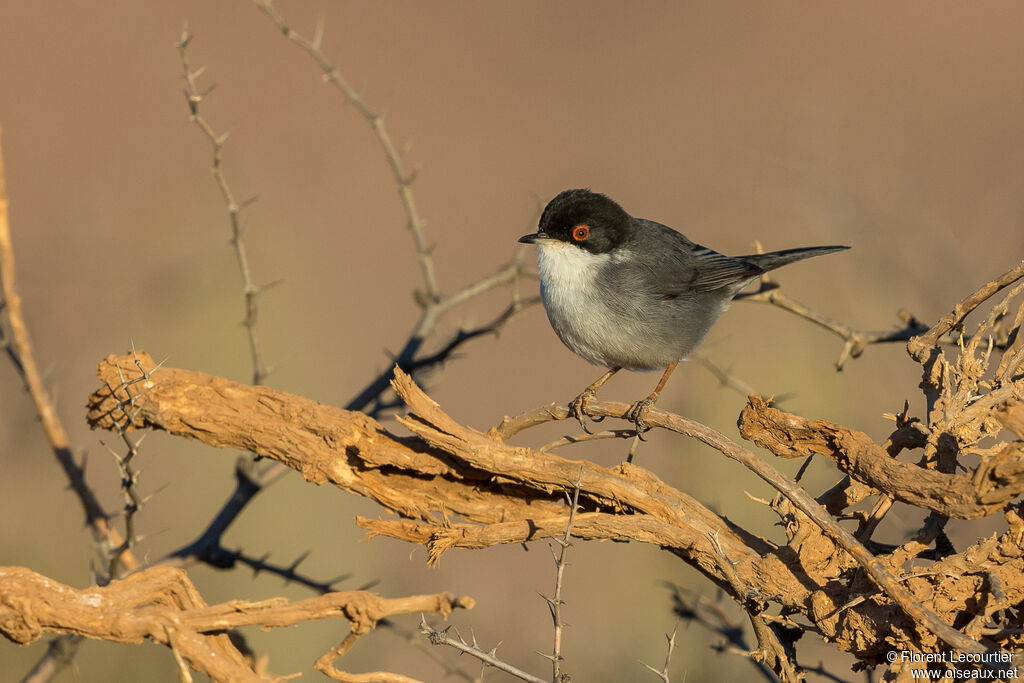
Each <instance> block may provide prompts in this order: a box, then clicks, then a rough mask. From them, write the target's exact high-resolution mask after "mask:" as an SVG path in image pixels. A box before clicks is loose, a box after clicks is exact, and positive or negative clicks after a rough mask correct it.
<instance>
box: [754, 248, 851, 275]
mask: <svg viewBox="0 0 1024 683" xmlns="http://www.w3.org/2000/svg"><path fill="white" fill-rule="evenodd" d="M845 249H849V247H843V246H830V247H801V248H799V249H783V250H782V251H770V252H768V253H767V254H749V255H747V256H737V257H735V258H736V259H737V260H739V261H746V262H747V263H753V264H754V265H755V266H757V267H758V268H760V269H761V270H763V271H766V272H767V271H769V270H775V269H776V268H779V267H781V266H784V265H787V264H789V263H793V262H794V261H802V260H804V259H805V258H811V257H813V256H824V255H825V254H831V253H832V252H834V251H843V250H845Z"/></svg>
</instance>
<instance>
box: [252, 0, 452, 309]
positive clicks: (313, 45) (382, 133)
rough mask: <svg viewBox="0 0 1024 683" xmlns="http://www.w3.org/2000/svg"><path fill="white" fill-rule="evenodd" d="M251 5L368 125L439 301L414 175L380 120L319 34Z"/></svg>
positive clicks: (265, 0)
mask: <svg viewBox="0 0 1024 683" xmlns="http://www.w3.org/2000/svg"><path fill="white" fill-rule="evenodd" d="M252 1H253V4H254V5H256V7H258V8H259V9H261V10H262V11H263V13H264V14H266V15H267V16H268V17H269V18H270V20H271V21H272V22H274V25H275V26H277V28H278V30H279V31H280V32H281V33H282V34H283V35H284V36H285V37H286V38H288V40H291V41H292V42H293V43H295V44H296V45H298V46H299V47H301V48H302V49H303V50H304V51H305V52H306V53H307V54H309V56H310V57H312V58H313V59H314V60H316V63H317V65H318V66H319V67H320V70H321V71H323V74H324V75H323V80H324V82H326V83H330V84H332V85H333V86H334V87H335V88H337V89H338V91H339V92H341V94H342V95H343V96H344V97H345V100H346V101H347V102H348V103H349V104H351V105H352V106H353V107H355V109H356V111H358V112H359V113H360V114H362V116H363V118H365V119H366V122H367V123H368V124H369V125H370V129H371V130H372V131H373V134H374V136H375V137H376V138H377V141H378V142H379V143H380V146H381V148H382V149H383V151H384V158H385V159H387V162H388V167H389V168H390V169H391V175H392V176H393V177H394V180H395V186H396V187H397V188H398V196H399V198H401V200H402V208H403V209H405V215H406V217H407V219H408V228H409V232H410V233H412V238H413V242H414V243H415V245H416V258H417V259H418V260H419V263H420V270H421V271H422V272H423V282H424V285H425V286H426V290H427V291H426V298H427V300H428V301H440V300H441V289H440V287H438V284H437V274H436V272H435V270H434V259H433V256H431V248H430V246H428V244H427V239H426V235H425V234H424V228H425V226H426V222H425V221H424V220H423V219H422V218H421V217H420V214H419V211H418V210H417V209H416V200H415V198H414V197H413V193H412V184H413V181H414V180H415V179H416V175H415V174H414V173H409V172H408V171H406V170H405V167H404V165H403V163H402V154H401V153H400V152H399V151H398V149H397V148H395V145H394V143H393V142H392V141H391V135H390V134H389V133H388V130H387V127H385V125H384V119H383V117H381V116H380V115H379V114H377V113H375V112H374V111H373V110H372V109H370V105H369V104H367V103H366V100H364V99H363V97H362V95H360V94H359V92H358V91H357V90H356V89H355V88H353V87H352V86H351V85H349V83H348V81H347V80H345V78H344V77H343V76H342V75H341V72H340V71H338V68H337V67H336V66H334V64H333V63H332V62H331V61H330V60H329V59H328V58H327V56H326V55H325V54H324V53H323V51H322V50H321V49H320V44H321V39H322V37H323V32H322V30H321V31H318V33H317V35H316V38H315V39H314V40H310V39H308V38H306V37H305V36H303V35H302V34H301V33H299V32H298V31H296V30H295V29H293V28H291V27H290V26H289V25H288V24H287V22H285V19H284V17H282V16H281V15H280V14H279V13H278V11H277V9H276V8H275V7H274V4H273V2H271V1H270V0H252Z"/></svg>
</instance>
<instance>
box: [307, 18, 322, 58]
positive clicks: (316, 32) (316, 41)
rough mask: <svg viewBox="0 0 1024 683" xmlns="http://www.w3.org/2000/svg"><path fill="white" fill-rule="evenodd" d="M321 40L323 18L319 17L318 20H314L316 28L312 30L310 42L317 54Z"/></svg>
mask: <svg viewBox="0 0 1024 683" xmlns="http://www.w3.org/2000/svg"><path fill="white" fill-rule="evenodd" d="M323 40H324V17H323V16H322V15H321V16H320V18H318V19H317V20H316V27H315V28H314V29H313V40H312V41H310V42H311V43H312V45H313V48H314V49H316V51H317V52H319V51H320V46H321V45H322V44H323Z"/></svg>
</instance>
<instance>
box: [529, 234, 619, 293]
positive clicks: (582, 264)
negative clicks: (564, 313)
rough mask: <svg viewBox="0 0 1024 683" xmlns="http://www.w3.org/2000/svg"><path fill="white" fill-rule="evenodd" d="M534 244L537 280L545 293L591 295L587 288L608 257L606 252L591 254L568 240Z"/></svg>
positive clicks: (591, 291)
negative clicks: (537, 269)
mask: <svg viewBox="0 0 1024 683" xmlns="http://www.w3.org/2000/svg"><path fill="white" fill-rule="evenodd" d="M537 246H538V247H539V248H538V249H537V265H538V268H539V270H540V279H541V283H542V284H543V285H544V288H545V289H547V290H548V293H547V296H551V295H552V294H559V295H561V294H563V293H564V294H565V295H571V294H579V295H586V296H588V298H589V297H590V296H593V294H594V292H593V290H592V289H590V287H591V286H592V284H593V282H594V278H595V277H597V273H598V271H599V270H600V269H601V268H602V267H603V266H604V265H605V264H606V263H608V261H609V259H610V258H611V256H610V255H609V254H591V253H590V252H589V251H587V250H586V249H580V248H579V247H577V246H576V245H574V244H569V243H568V242H546V243H543V244H538V245H537ZM570 293H571V294H570Z"/></svg>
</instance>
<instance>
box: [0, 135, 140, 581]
mask: <svg viewBox="0 0 1024 683" xmlns="http://www.w3.org/2000/svg"><path fill="white" fill-rule="evenodd" d="M8 205H9V203H8V199H7V185H6V180H5V174H4V165H3V153H2V150H0V293H2V297H3V299H2V302H3V305H2V307H0V311H2V312H4V313H6V316H5V317H6V319H7V323H8V324H9V325H10V330H11V340H10V342H9V343H8V344H7V354H8V356H9V357H10V358H11V360H12V361H14V366H15V368H17V369H18V372H19V374H20V375H21V378H22V380H23V381H24V382H25V386H26V388H27V389H28V392H29V395H30V396H31V397H32V402H33V403H34V404H35V407H36V413H37V414H38V415H39V419H40V422H41V423H42V426H43V431H44V432H45V434H46V438H47V440H48V441H49V442H50V447H51V448H52V449H53V454H54V456H55V457H56V458H57V462H58V463H59V464H60V466H61V469H63V470H64V474H65V476H66V477H67V478H68V481H69V482H70V483H71V489H72V490H73V491H74V492H75V495H76V497H77V498H78V501H79V502H80V503H81V505H82V508H83V509H84V510H85V521H86V524H87V525H88V526H89V529H90V530H91V532H92V536H93V542H94V543H96V545H97V546H98V547H99V548H100V549H101V550H103V555H104V556H105V557H106V556H108V553H109V552H110V550H111V549H113V548H121V547H122V545H123V544H124V539H123V538H122V537H121V534H120V533H119V532H118V531H117V529H115V528H114V527H113V526H112V525H111V524H110V521H109V516H108V515H107V513H106V511H104V509H103V506H102V505H101V504H100V502H99V500H98V499H97V498H96V494H95V493H93V491H92V489H91V488H89V485H88V484H87V483H86V481H85V466H84V460H83V464H81V465H79V464H78V463H77V462H75V457H74V455H73V453H72V449H71V442H70V440H69V439H68V435H67V432H66V431H65V430H64V425H63V424H62V423H61V420H60V416H58V415H57V409H56V407H55V406H54V404H53V400H52V399H51V397H50V392H49V391H47V389H46V386H45V385H44V383H43V379H42V375H40V373H39V366H38V364H37V363H36V358H35V353H34V352H33V349H32V339H31V336H30V335H29V331H28V326H27V325H26V324H25V318H24V316H23V314H22V311H21V296H20V295H19V294H18V289H17V284H16V283H17V280H16V277H15V269H14V246H13V244H12V243H11V225H10V220H9V217H8ZM0 329H2V325H0ZM119 556H120V562H121V564H122V566H123V567H125V568H126V569H135V568H137V567H138V566H139V562H138V560H137V559H136V558H135V556H134V555H132V553H131V552H130V551H128V550H127V549H125V551H123V552H121V553H120V554H119Z"/></svg>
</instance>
